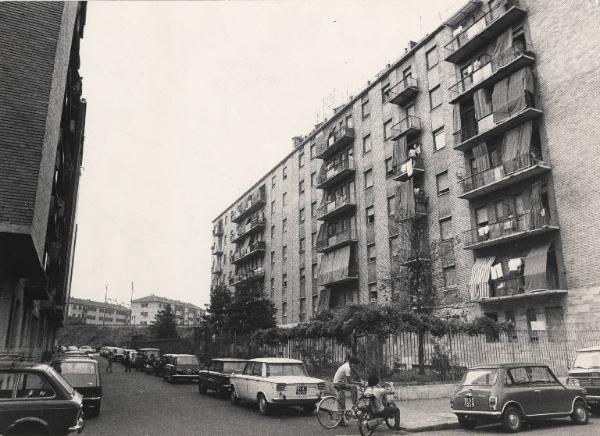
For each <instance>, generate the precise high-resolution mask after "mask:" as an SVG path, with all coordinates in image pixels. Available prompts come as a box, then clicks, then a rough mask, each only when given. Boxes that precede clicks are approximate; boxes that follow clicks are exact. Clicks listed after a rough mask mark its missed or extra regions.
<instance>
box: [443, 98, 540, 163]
mask: <svg viewBox="0 0 600 436" xmlns="http://www.w3.org/2000/svg"><path fill="white" fill-rule="evenodd" d="M542 113H543V112H542V110H540V109H536V108H535V107H534V105H533V96H532V95H531V94H529V93H527V107H525V108H524V109H523V110H521V111H519V112H517V113H516V114H513V115H512V116H509V117H508V118H506V119H504V120H502V121H500V122H499V123H497V124H496V123H495V122H494V114H493V113H491V114H489V115H488V116H486V117H484V118H482V119H480V120H478V121H475V122H474V123H471V124H467V125H466V126H465V127H463V128H462V129H460V130H459V131H457V132H454V134H453V135H454V144H456V145H455V146H454V149H455V150H460V151H467V150H470V149H471V148H472V147H473V146H474V145H476V144H479V143H481V142H485V141H487V140H488V139H490V138H493V137H494V136H499V135H502V134H503V133H506V132H508V131H509V130H511V129H513V128H515V127H517V126H518V125H520V124H523V123H526V122H527V121H531V120H534V119H536V118H538V117H539V116H540V115H542Z"/></svg>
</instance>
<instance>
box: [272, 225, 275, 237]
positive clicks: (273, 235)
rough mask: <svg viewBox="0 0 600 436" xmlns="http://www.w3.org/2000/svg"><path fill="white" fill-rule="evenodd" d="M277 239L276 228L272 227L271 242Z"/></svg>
mask: <svg viewBox="0 0 600 436" xmlns="http://www.w3.org/2000/svg"><path fill="white" fill-rule="evenodd" d="M273 239H275V226H274V225H272V226H271V240H273Z"/></svg>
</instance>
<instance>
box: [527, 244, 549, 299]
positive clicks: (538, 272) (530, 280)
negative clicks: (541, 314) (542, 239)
mask: <svg viewBox="0 0 600 436" xmlns="http://www.w3.org/2000/svg"><path fill="white" fill-rule="evenodd" d="M551 245H552V243H549V244H545V245H542V246H539V247H534V248H532V249H531V250H530V251H529V253H528V254H527V257H526V258H525V271H524V274H525V290H526V291H533V290H539V289H549V288H550V286H549V283H548V274H547V271H548V270H547V265H548V250H549V249H550V246H551Z"/></svg>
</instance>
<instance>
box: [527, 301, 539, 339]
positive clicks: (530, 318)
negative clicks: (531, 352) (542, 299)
mask: <svg viewBox="0 0 600 436" xmlns="http://www.w3.org/2000/svg"><path fill="white" fill-rule="evenodd" d="M536 324H537V313H536V311H535V309H527V330H528V331H529V340H530V341H531V342H537V341H538V340H539V336H538V330H537V328H536V327H537V325H536Z"/></svg>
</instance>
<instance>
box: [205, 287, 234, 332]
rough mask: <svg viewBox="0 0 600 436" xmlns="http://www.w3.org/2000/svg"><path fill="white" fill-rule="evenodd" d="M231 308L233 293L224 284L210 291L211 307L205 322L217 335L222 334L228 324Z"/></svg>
mask: <svg viewBox="0 0 600 436" xmlns="http://www.w3.org/2000/svg"><path fill="white" fill-rule="evenodd" d="M230 306H231V291H230V290H229V288H228V287H227V286H226V285H224V284H218V285H216V286H215V287H214V288H212V289H211V291H210V306H209V307H208V312H207V314H206V315H205V320H206V321H207V323H208V324H209V325H210V326H211V327H212V329H213V330H214V332H215V333H216V334H220V333H222V332H223V331H224V330H225V328H226V324H227V316H228V312H229V309H230Z"/></svg>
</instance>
